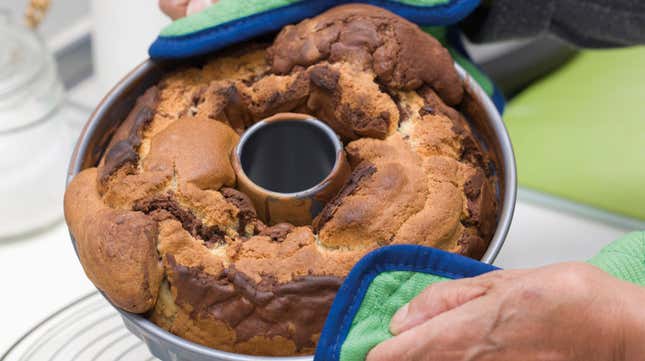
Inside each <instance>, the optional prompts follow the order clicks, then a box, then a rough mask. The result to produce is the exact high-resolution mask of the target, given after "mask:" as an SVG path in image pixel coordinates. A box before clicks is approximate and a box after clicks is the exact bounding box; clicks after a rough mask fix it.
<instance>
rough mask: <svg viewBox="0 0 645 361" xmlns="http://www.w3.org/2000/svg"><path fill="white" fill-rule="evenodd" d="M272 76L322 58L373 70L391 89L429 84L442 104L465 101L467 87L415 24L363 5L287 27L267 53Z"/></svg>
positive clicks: (440, 49) (441, 50) (450, 62)
mask: <svg viewBox="0 0 645 361" xmlns="http://www.w3.org/2000/svg"><path fill="white" fill-rule="evenodd" d="M268 55H269V61H270V62H271V65H272V69H273V71H274V72H276V73H279V74H284V73H288V72H290V71H292V70H293V69H294V68H296V67H308V66H310V65H312V64H315V63H318V62H320V61H322V60H329V61H330V62H332V63H335V62H345V63H351V64H354V65H357V66H359V67H361V68H363V69H369V70H370V71H371V72H373V73H374V74H375V75H376V76H377V77H378V79H379V81H380V82H381V83H382V84H384V85H385V86H387V87H388V88H391V89H401V90H414V89H417V88H419V87H420V86H422V85H423V84H428V85H430V86H432V87H433V88H434V89H435V90H436V91H437V92H438V93H439V94H441V96H442V98H443V99H444V101H446V102H447V103H448V104H451V105H455V104H458V103H459V102H460V101H461V98H462V95H463V87H462V86H461V81H460V79H459V77H458V75H457V73H456V71H455V69H454V67H453V60H452V58H451V57H450V54H449V53H448V51H447V50H446V49H445V48H443V47H442V46H441V45H440V44H439V42H438V41H437V40H436V39H434V38H433V37H431V36H430V35H428V34H426V33H425V32H423V31H422V30H421V29H419V27H418V26H417V25H415V24H412V23H410V22H408V21H407V20H405V19H403V18H400V17H398V16H396V15H394V14H392V13H391V12H389V11H387V10H384V9H381V8H378V7H374V6H370V5H361V4H351V5H344V6H338V7H336V8H333V9H331V10H329V11H327V12H325V13H323V14H321V15H319V16H316V17H315V18H312V19H307V20H304V21H302V22H301V23H299V24H296V25H289V26H286V27H285V28H284V29H283V30H282V31H281V32H280V34H278V37H277V38H276V40H275V42H274V43H273V45H272V46H271V47H270V48H269V50H268Z"/></svg>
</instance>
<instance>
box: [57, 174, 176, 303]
mask: <svg viewBox="0 0 645 361" xmlns="http://www.w3.org/2000/svg"><path fill="white" fill-rule="evenodd" d="M96 178H97V172H96V168H90V169H87V170H85V171H83V172H81V173H79V174H78V175H77V176H76V177H75V178H74V180H73V181H72V183H71V184H70V185H69V187H68V190H67V193H66V194H65V218H66V219H67V221H68V223H69V225H70V231H71V232H72V234H73V235H74V238H75V239H76V250H77V252H78V256H79V258H80V259H81V263H82V265H83V268H84V269H85V273H86V274H87V276H88V277H89V278H90V279H91V280H92V282H94V284H95V285H96V286H97V287H98V288H99V289H100V290H102V291H103V292H105V294H106V295H107V296H108V298H110V300H111V301H112V302H114V304H116V305H117V306H119V307H121V308H123V309H124V310H127V311H130V312H137V313H141V312H146V311H148V310H149V309H150V308H152V307H153V306H154V305H155V303H156V301H157V294H158V290H159V285H160V283H161V280H162V278H163V269H162V268H161V264H160V262H159V256H158V254H157V250H156V244H157V223H156V222H154V221H153V220H152V219H150V218H148V217H147V216H145V215H144V214H143V213H140V212H132V211H123V210H115V209H111V208H108V207H107V206H105V205H104V204H103V203H102V201H101V198H100V196H99V194H98V191H97V185H96Z"/></svg>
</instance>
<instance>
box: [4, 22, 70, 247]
mask: <svg viewBox="0 0 645 361" xmlns="http://www.w3.org/2000/svg"><path fill="white" fill-rule="evenodd" d="M64 99H65V98H64V91H63V86H62V83H61V81H60V79H59V77H58V74H57V69H56V65H55V62H54V59H53V57H52V55H51V54H50V53H49V52H48V51H47V49H46V47H45V45H44V42H43V40H42V39H41V38H40V37H39V36H38V35H36V33H35V32H33V31H31V30H28V29H27V28H25V27H22V26H20V25H18V24H16V23H14V22H13V21H11V19H9V17H8V16H7V15H6V14H3V13H0V239H6V238H13V237H16V236H19V235H24V234H27V233H30V232H33V231H36V230H39V229H43V228H45V227H47V226H49V225H52V224H54V223H55V222H56V221H58V220H60V219H61V218H62V208H63V206H62V199H63V192H64V187H65V186H64V180H65V168H66V165H67V162H68V159H69V155H70V153H71V148H72V139H71V138H72V137H71V136H70V135H71V131H72V130H71V128H70V127H69V125H68V122H67V121H66V119H65V115H64V114H65V112H64V111H63V104H64Z"/></svg>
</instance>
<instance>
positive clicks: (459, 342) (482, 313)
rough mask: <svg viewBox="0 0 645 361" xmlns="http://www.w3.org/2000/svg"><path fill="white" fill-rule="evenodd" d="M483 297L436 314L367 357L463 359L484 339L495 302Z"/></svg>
mask: <svg viewBox="0 0 645 361" xmlns="http://www.w3.org/2000/svg"><path fill="white" fill-rule="evenodd" d="M487 298H488V297H480V298H477V299H475V300H473V301H472V302H470V303H467V304H465V305H463V306H461V307H457V308H454V309H452V310H450V311H446V312H444V313H441V314H439V315H438V316H435V317H434V318H432V319H430V320H428V321H426V322H424V323H422V324H420V325H417V326H416V327H414V328H411V329H408V330H407V331H406V332H403V333H401V334H399V335H398V336H395V337H394V338H391V339H389V340H387V341H385V342H383V343H381V344H379V345H377V346H376V347H375V348H373V349H372V350H371V351H370V352H369V354H368V355H367V361H408V360H415V361H458V360H459V361H463V360H465V359H475V358H468V357H469V356H472V355H473V350H476V349H478V348H479V346H480V345H481V344H482V342H481V341H482V339H484V337H485V335H486V333H487V330H488V326H487V325H489V322H488V320H487V319H486V318H487V317H490V314H491V312H490V310H489V309H490V307H491V302H490V301H489V300H486V299H487Z"/></svg>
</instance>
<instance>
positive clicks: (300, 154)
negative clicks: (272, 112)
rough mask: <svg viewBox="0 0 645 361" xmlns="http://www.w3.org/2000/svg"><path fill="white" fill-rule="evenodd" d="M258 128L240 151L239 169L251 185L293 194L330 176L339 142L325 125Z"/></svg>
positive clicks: (277, 124)
mask: <svg viewBox="0 0 645 361" xmlns="http://www.w3.org/2000/svg"><path fill="white" fill-rule="evenodd" d="M259 125H260V126H259V127H257V128H255V129H252V130H250V132H251V134H249V135H248V137H247V138H246V141H245V142H244V143H243V144H242V145H241V147H240V151H239V157H240V163H241V165H242V170H243V171H244V173H245V174H246V176H247V177H248V178H249V179H250V180H251V181H252V182H253V183H255V184H256V185H258V186H260V187H262V188H264V189H267V190H270V191H272V192H278V193H295V192H301V191H304V190H307V189H310V188H312V187H314V186H316V185H317V184H319V183H320V182H321V181H323V180H324V179H325V178H326V177H327V176H328V175H329V174H330V173H331V171H332V169H333V168H334V165H335V163H336V152H337V149H336V147H337V145H336V144H337V143H338V140H337V139H335V137H336V135H335V133H334V132H333V130H331V128H329V127H328V126H327V125H325V124H324V123H322V122H320V121H318V120H313V119H311V120H281V121H271V122H266V123H263V124H259ZM332 137H334V138H332Z"/></svg>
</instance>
